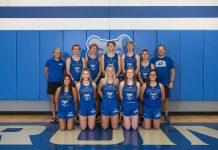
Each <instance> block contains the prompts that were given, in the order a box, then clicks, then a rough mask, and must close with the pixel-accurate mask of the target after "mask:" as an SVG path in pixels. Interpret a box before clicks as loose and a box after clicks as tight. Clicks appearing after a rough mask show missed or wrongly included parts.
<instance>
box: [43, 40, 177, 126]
mask: <svg viewBox="0 0 218 150" xmlns="http://www.w3.org/2000/svg"><path fill="white" fill-rule="evenodd" d="M126 47H127V50H128V52H127V53H126V54H123V55H122V56H120V54H117V53H115V50H116V44H115V42H113V41H109V42H108V43H107V48H108V50H107V52H106V54H104V55H102V56H98V45H97V44H91V45H90V46H89V51H90V53H89V56H87V57H86V58H82V57H81V56H80V53H79V52H80V49H81V47H80V45H78V44H75V45H73V46H72V53H73V55H72V57H69V58H67V59H66V62H65V61H64V60H63V59H62V53H61V50H60V49H59V48H55V49H54V51H53V58H51V59H49V60H48V61H47V63H46V67H45V75H46V76H47V79H48V84H47V86H48V88H47V93H48V94H49V95H50V100H51V110H52V115H53V117H52V122H55V121H57V120H58V121H59V125H60V130H66V129H67V130H72V129H73V126H74V118H75V116H76V115H77V114H78V116H79V122H80V125H79V126H80V128H81V129H82V130H85V129H86V128H87V127H88V128H89V129H94V128H95V121H96V114H98V113H99V112H100V114H101V126H102V128H103V129H107V128H108V127H109V126H111V127H112V129H117V128H118V125H119V124H118V122H119V118H120V115H121V114H122V116H123V121H122V125H123V127H124V128H125V129H130V128H132V129H134V130H135V129H137V128H138V120H139V115H142V116H143V118H144V119H143V122H142V125H143V127H144V128H145V129H150V128H151V126H152V125H153V128H155V129H159V128H160V118H161V114H162V104H163V108H164V113H165V114H164V119H165V120H166V122H170V118H169V115H168V97H170V89H172V88H173V82H174V77H175V69H174V63H173V61H172V59H171V58H169V57H167V56H166V50H165V46H164V45H163V44H160V45H158V46H157V56H156V57H154V58H153V59H152V60H151V61H149V51H148V50H146V49H145V50H142V52H141V55H139V54H136V53H135V52H134V43H133V42H132V41H129V42H127V43H126ZM121 73H123V74H124V80H123V81H121V80H120V79H119V76H120V74H121ZM56 106H57V107H58V115H57V116H56ZM120 112H121V113H120Z"/></svg>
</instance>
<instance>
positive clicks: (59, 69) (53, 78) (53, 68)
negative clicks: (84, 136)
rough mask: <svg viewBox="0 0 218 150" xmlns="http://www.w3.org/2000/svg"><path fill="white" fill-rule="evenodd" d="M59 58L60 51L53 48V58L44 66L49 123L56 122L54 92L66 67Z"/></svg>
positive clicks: (59, 84)
mask: <svg viewBox="0 0 218 150" xmlns="http://www.w3.org/2000/svg"><path fill="white" fill-rule="evenodd" d="M61 57H62V54H61V50H60V49H59V48H55V49H54V51H53V58H51V59H49V60H48V61H47V62H46V66H45V75H46V77H47V79H48V83H47V94H49V95H50V102H51V111H52V116H53V117H52V120H51V122H56V121H57V117H56V104H55V92H56V89H57V88H58V87H59V86H61V82H62V80H63V75H64V73H65V67H66V64H65V62H64V61H63V60H62V58H61Z"/></svg>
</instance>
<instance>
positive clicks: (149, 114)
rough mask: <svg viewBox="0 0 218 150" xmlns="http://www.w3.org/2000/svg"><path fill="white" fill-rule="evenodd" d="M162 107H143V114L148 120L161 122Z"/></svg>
mask: <svg viewBox="0 0 218 150" xmlns="http://www.w3.org/2000/svg"><path fill="white" fill-rule="evenodd" d="M161 111H162V110H161V107H159V106H158V107H153V108H152V107H148V106H142V114H143V116H144V118H146V119H154V120H159V119H160V118H161Z"/></svg>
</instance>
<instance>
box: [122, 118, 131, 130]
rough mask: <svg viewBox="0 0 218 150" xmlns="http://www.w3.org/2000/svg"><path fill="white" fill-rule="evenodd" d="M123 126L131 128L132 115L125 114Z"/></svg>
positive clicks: (127, 128)
mask: <svg viewBox="0 0 218 150" xmlns="http://www.w3.org/2000/svg"><path fill="white" fill-rule="evenodd" d="M123 127H124V128H125V129H126V130H129V129H130V128H131V121H130V116H123Z"/></svg>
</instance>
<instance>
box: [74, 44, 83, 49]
mask: <svg viewBox="0 0 218 150" xmlns="http://www.w3.org/2000/svg"><path fill="white" fill-rule="evenodd" d="M74 47H79V50H80V49H81V47H80V45H79V44H73V46H72V50H73V48H74Z"/></svg>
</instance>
